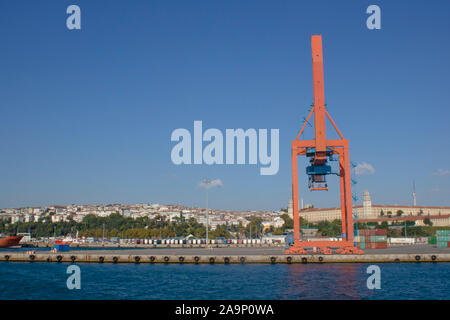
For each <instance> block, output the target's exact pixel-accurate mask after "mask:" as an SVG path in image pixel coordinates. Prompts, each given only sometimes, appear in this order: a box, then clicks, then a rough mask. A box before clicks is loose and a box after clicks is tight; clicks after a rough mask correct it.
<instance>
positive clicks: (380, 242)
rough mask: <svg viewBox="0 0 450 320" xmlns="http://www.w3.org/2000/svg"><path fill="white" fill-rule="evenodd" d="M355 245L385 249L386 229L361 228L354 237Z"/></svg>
mask: <svg viewBox="0 0 450 320" xmlns="http://www.w3.org/2000/svg"><path fill="white" fill-rule="evenodd" d="M355 241H356V245H357V247H359V248H361V249H386V248H387V230H386V229H361V230H359V236H357V237H355Z"/></svg>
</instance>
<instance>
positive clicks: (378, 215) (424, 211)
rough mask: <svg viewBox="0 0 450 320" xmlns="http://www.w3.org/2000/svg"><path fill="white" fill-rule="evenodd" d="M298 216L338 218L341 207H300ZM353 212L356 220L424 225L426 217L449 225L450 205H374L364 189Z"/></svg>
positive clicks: (339, 217)
mask: <svg viewBox="0 0 450 320" xmlns="http://www.w3.org/2000/svg"><path fill="white" fill-rule="evenodd" d="M299 212H300V217H302V218H304V219H306V220H307V221H308V222H311V223H317V222H319V221H333V220H336V219H338V220H340V219H341V218H342V217H341V208H340V207H337V208H324V209H319V208H312V207H308V208H303V209H300V211H299ZM288 213H289V215H290V216H291V217H292V216H293V215H292V213H293V209H292V200H291V201H289V207H288ZM353 213H354V215H355V214H356V220H357V221H358V222H378V223H382V222H383V221H386V222H387V223H388V224H392V223H393V222H395V223H398V222H399V221H404V220H406V221H414V222H415V225H416V226H423V225H425V223H424V220H425V219H426V218H428V219H429V220H430V221H431V222H432V223H433V226H450V207H429V206H402V205H376V204H372V201H371V200H370V194H369V191H367V190H366V191H364V199H363V205H362V206H354V207H353Z"/></svg>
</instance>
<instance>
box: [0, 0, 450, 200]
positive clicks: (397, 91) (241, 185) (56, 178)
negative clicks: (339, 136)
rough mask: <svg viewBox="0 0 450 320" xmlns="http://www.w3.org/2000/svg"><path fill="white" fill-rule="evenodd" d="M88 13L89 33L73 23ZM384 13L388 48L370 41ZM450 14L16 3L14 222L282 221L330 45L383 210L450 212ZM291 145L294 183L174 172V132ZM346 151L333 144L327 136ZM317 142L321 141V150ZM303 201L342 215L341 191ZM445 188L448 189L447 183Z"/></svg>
mask: <svg viewBox="0 0 450 320" xmlns="http://www.w3.org/2000/svg"><path fill="white" fill-rule="evenodd" d="M70 4H77V5H79V6H80V8H81V20H82V21H81V26H82V29H81V30H72V31H71V30H68V29H67V28H66V18H67V16H68V15H67V14H66V8H67V6H69V5H70ZM370 4H377V5H379V6H380V7H381V26H382V28H381V30H368V29H367V28H366V19H367V17H368V15H367V14H366V13H365V11H366V8H367V7H368V6H369V5H370ZM449 9H450V3H449V2H448V1H431V2H430V1H408V2H407V1H375V2H368V1H345V2H344V1H340V2H337V1H282V2H280V1H189V2H188V1H170V2H167V1H39V2H38V1H11V0H8V1H2V2H1V4H0V43H1V44H2V45H1V50H0V67H1V68H0V70H1V72H0V115H1V127H0V151H1V157H0V207H20V206H37V205H49V204H71V203H77V204H85V203H119V202H120V203H137V202H152V203H154V202H157V203H179V204H185V205H190V206H191V205H199V206H203V205H204V190H203V189H201V188H199V187H198V183H199V181H200V180H202V179H203V178H205V177H209V178H210V179H220V180H221V181H222V183H223V186H222V187H218V188H214V189H211V190H210V192H209V193H210V205H211V206H212V207H214V208H223V209H278V208H280V207H282V206H283V207H284V206H286V205H287V202H288V200H289V199H290V198H291V173H290V169H291V164H290V143H291V140H293V139H294V138H295V136H296V135H297V132H298V130H299V129H300V127H301V125H302V119H303V117H305V116H306V115H307V109H308V106H309V105H310V104H311V103H312V101H313V95H312V94H313V91H312V79H311V78H312V71H311V52H310V51H311V49H310V48H311V47H310V46H311V45H310V36H311V34H322V35H323V46H324V68H325V98H326V102H327V105H328V106H327V108H328V110H329V112H330V114H331V116H332V117H333V119H334V120H335V122H336V123H337V125H338V127H339V128H340V130H341V132H342V133H343V134H344V136H345V137H346V138H348V139H349V140H350V157H351V160H352V161H353V162H355V163H368V164H370V165H371V166H372V167H373V168H374V170H375V172H374V173H373V174H365V175H359V176H356V177H355V179H356V180H357V182H358V183H357V184H356V185H355V186H354V192H355V193H357V194H359V198H360V200H359V201H358V202H357V204H360V203H361V199H362V192H363V190H365V189H367V190H369V191H370V192H371V196H372V200H373V202H374V203H378V204H394V203H398V204H411V203H412V197H411V193H412V181H413V180H415V183H416V192H417V199H418V200H417V202H418V205H436V206H448V205H450V203H449V199H450V197H449V195H450V182H449V179H450V172H449V171H448V170H450V160H449V159H450V142H449V141H450V139H449V138H448V137H449V133H450V128H449V124H450V121H449V119H450V108H449V101H450V90H449V84H450V83H449V82H450V80H449V78H448V75H449V74H450V61H449V59H448V58H449V56H450V44H449V41H448V39H449V31H450V20H449V19H448V15H449V13H450V10H449ZM194 120H202V121H203V127H204V128H205V129H206V128H217V129H220V130H222V132H225V129H227V128H231V129H234V128H243V129H248V128H255V129H259V128H267V129H279V130H280V170H279V172H278V174H276V175H272V176H261V175H260V174H259V167H258V166H255V165H222V166H219V165H213V166H208V165H190V166H186V165H184V166H183V165H181V166H176V165H174V164H173V163H172V162H171V159H170V153H171V149H172V147H173V146H174V144H175V143H173V142H171V141H170V136H171V133H172V131H173V130H174V129H177V128H186V129H189V130H190V131H191V132H192V130H193V123H194ZM328 132H329V133H330V137H331V136H332V131H331V129H330V130H329V131H328ZM306 137H307V138H311V137H312V131H311V130H309V131H308V132H306ZM304 166H305V162H303V163H302V166H301V167H300V169H299V170H300V172H301V173H302V174H301V175H300V182H301V183H300V193H301V197H302V198H304V201H305V203H312V204H314V205H315V206H316V207H327V206H335V205H338V199H339V189H338V185H337V183H336V181H337V180H336V179H335V178H333V177H330V179H329V180H330V183H329V186H330V191H328V192H316V193H314V192H310V191H308V190H307V189H306V186H307V178H306V175H304V174H303V172H304ZM438 170H441V171H438Z"/></svg>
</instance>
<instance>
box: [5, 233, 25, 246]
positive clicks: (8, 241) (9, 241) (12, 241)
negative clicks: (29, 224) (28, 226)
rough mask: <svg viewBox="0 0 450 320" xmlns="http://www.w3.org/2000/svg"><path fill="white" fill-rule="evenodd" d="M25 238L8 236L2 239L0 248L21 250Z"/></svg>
mask: <svg viewBox="0 0 450 320" xmlns="http://www.w3.org/2000/svg"><path fill="white" fill-rule="evenodd" d="M22 238H23V236H17V235H14V236H8V237H0V248H20V247H22V245H20V244H19V242H20V240H22Z"/></svg>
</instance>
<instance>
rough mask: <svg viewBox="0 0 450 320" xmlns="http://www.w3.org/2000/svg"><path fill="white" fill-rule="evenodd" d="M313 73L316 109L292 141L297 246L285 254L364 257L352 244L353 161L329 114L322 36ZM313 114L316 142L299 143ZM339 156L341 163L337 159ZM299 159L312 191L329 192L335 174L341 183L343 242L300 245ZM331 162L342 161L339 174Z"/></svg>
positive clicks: (314, 42) (315, 40)
mask: <svg viewBox="0 0 450 320" xmlns="http://www.w3.org/2000/svg"><path fill="white" fill-rule="evenodd" d="M311 49H312V70H313V88H314V105H313V107H312V109H311V110H310V112H309V114H308V117H307V118H306V120H305V122H304V124H303V126H302V128H301V129H300V132H299V133H298V135H297V138H296V139H295V140H294V141H292V200H293V204H292V206H293V215H294V243H293V244H292V245H291V246H290V247H289V248H288V249H287V250H286V254H306V250H305V248H311V247H315V248H318V249H319V250H320V251H322V252H323V253H325V254H331V253H332V248H337V250H336V252H337V253H346V254H348V253H362V251H361V250H359V249H358V248H355V247H354V244H353V214H352V193H351V178H350V159H349V150H348V140H347V139H344V137H343V136H342V134H341V132H340V131H339V129H338V127H337V126H336V124H335V123H334V121H333V119H332V118H331V116H330V114H329V113H328V111H327V110H326V107H325V106H326V105H325V94H324V80H323V78H324V77H323V51H322V36H321V35H313V36H312V37H311ZM313 112H314V134H315V137H314V139H313V140H300V137H301V135H302V132H303V130H304V129H305V126H306V124H307V123H308V120H309V118H310V117H311V115H312V113H313ZM326 118H328V119H329V121H330V122H331V124H332V125H333V127H334V128H335V130H336V132H337V134H338V135H339V137H340V139H327V138H326V131H325V121H326ZM335 155H337V156H338V159H336V158H335ZM298 156H306V157H307V158H308V159H309V163H310V164H309V166H307V167H306V174H307V175H308V179H309V189H310V190H312V191H320V190H328V185H327V183H326V176H327V175H331V174H335V175H337V176H339V179H340V192H341V198H340V200H341V215H342V240H341V241H301V239H300V220H299V201H298V199H299V190H298V158H297V157H298ZM329 161H339V172H332V168H331V165H330V164H329Z"/></svg>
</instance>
